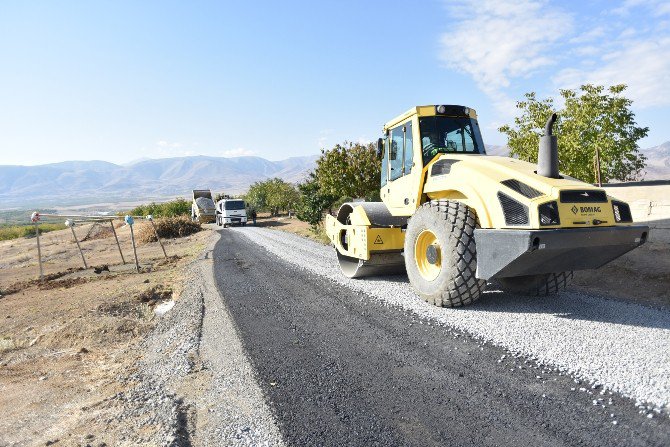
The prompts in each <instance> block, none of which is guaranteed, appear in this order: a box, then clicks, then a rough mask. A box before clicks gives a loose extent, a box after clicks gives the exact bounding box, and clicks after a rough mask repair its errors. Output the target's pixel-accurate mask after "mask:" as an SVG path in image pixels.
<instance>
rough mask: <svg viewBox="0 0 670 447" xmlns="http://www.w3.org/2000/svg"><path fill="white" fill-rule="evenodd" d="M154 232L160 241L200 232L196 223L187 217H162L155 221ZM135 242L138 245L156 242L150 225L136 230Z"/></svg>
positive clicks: (200, 228) (199, 227)
mask: <svg viewBox="0 0 670 447" xmlns="http://www.w3.org/2000/svg"><path fill="white" fill-rule="evenodd" d="M154 223H155V224H156V230H157V231H158V235H159V236H160V237H161V239H174V238H178V237H184V236H188V235H190V234H193V233H197V232H198V231H200V230H202V227H201V226H200V224H199V223H197V222H192V221H191V219H189V218H187V217H164V218H161V219H156V220H155V221H154ZM137 240H138V241H139V242H140V243H147V242H156V234H155V233H154V229H153V227H152V226H151V224H144V225H142V226H140V227H139V229H138V230H137Z"/></svg>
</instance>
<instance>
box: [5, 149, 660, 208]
mask: <svg viewBox="0 0 670 447" xmlns="http://www.w3.org/2000/svg"><path fill="white" fill-rule="evenodd" d="M486 151H487V153H488V154H489V155H503V156H506V155H508V153H509V149H508V148H507V147H506V146H495V145H487V146H486ZM641 152H642V153H643V154H645V155H646V156H647V167H646V169H645V175H644V179H645V180H667V179H670V141H669V142H666V143H663V144H661V145H660V146H656V147H651V148H647V149H642V150H641ZM317 158H318V155H312V156H307V157H294V158H288V159H286V160H281V161H269V160H266V159H264V158H260V157H231V158H224V157H206V156H195V157H178V158H163V159H156V160H136V161H135V162H132V163H128V164H125V165H117V164H114V163H108V162H105V161H65V162H62V163H52V164H46V165H39V166H0V209H4V208H14V207H17V208H38V207H46V206H52V205H74V204H87V203H95V202H106V201H109V202H112V201H114V202H117V201H145V202H146V201H152V200H164V199H166V198H174V197H178V196H188V195H189V194H190V192H191V190H192V189H198V188H209V189H211V190H212V191H213V192H214V193H216V192H226V193H229V194H239V193H243V192H244V191H246V190H247V188H248V187H249V185H251V184H252V183H254V182H256V181H259V180H264V179H268V178H272V177H280V178H282V179H284V180H286V181H288V182H298V181H300V180H302V179H303V178H304V177H305V176H306V174H307V172H309V171H310V170H311V169H312V168H313V167H314V163H315V161H316V159H317Z"/></svg>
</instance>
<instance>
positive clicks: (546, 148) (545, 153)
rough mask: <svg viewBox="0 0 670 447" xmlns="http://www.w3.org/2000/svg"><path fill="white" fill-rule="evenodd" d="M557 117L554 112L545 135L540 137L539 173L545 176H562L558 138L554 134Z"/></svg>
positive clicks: (545, 127) (548, 121)
mask: <svg viewBox="0 0 670 447" xmlns="http://www.w3.org/2000/svg"><path fill="white" fill-rule="evenodd" d="M556 118H557V116H556V114H555V113H552V114H551V116H550V117H549V119H548V120H547V124H545V126H544V136H543V137H540V150H539V152H538V154H537V173H538V175H541V176H543V177H549V178H561V176H560V175H559V174H558V139H557V138H556V135H554V134H553V127H554V123H555V122H556Z"/></svg>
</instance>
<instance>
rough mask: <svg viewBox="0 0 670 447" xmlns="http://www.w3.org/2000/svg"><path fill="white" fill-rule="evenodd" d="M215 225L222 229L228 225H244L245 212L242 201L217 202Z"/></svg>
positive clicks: (227, 200) (226, 200)
mask: <svg viewBox="0 0 670 447" xmlns="http://www.w3.org/2000/svg"><path fill="white" fill-rule="evenodd" d="M216 224H217V225H218V226H223V227H224V228H225V227H227V226H229V225H242V226H244V225H246V224H247V210H246V206H245V203H244V200H240V199H223V200H219V201H218V202H217V203H216Z"/></svg>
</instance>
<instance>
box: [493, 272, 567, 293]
mask: <svg viewBox="0 0 670 447" xmlns="http://www.w3.org/2000/svg"><path fill="white" fill-rule="evenodd" d="M572 277H573V272H561V273H544V274H538V275H526V276H514V277H511V278H498V279H497V282H498V283H499V284H500V287H501V288H502V289H503V290H504V291H505V292H509V293H516V294H518V295H528V296H547V295H555V294H557V293H558V292H561V291H562V290H564V289H565V288H566V287H567V286H568V285H569V284H570V283H571V282H572Z"/></svg>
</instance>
